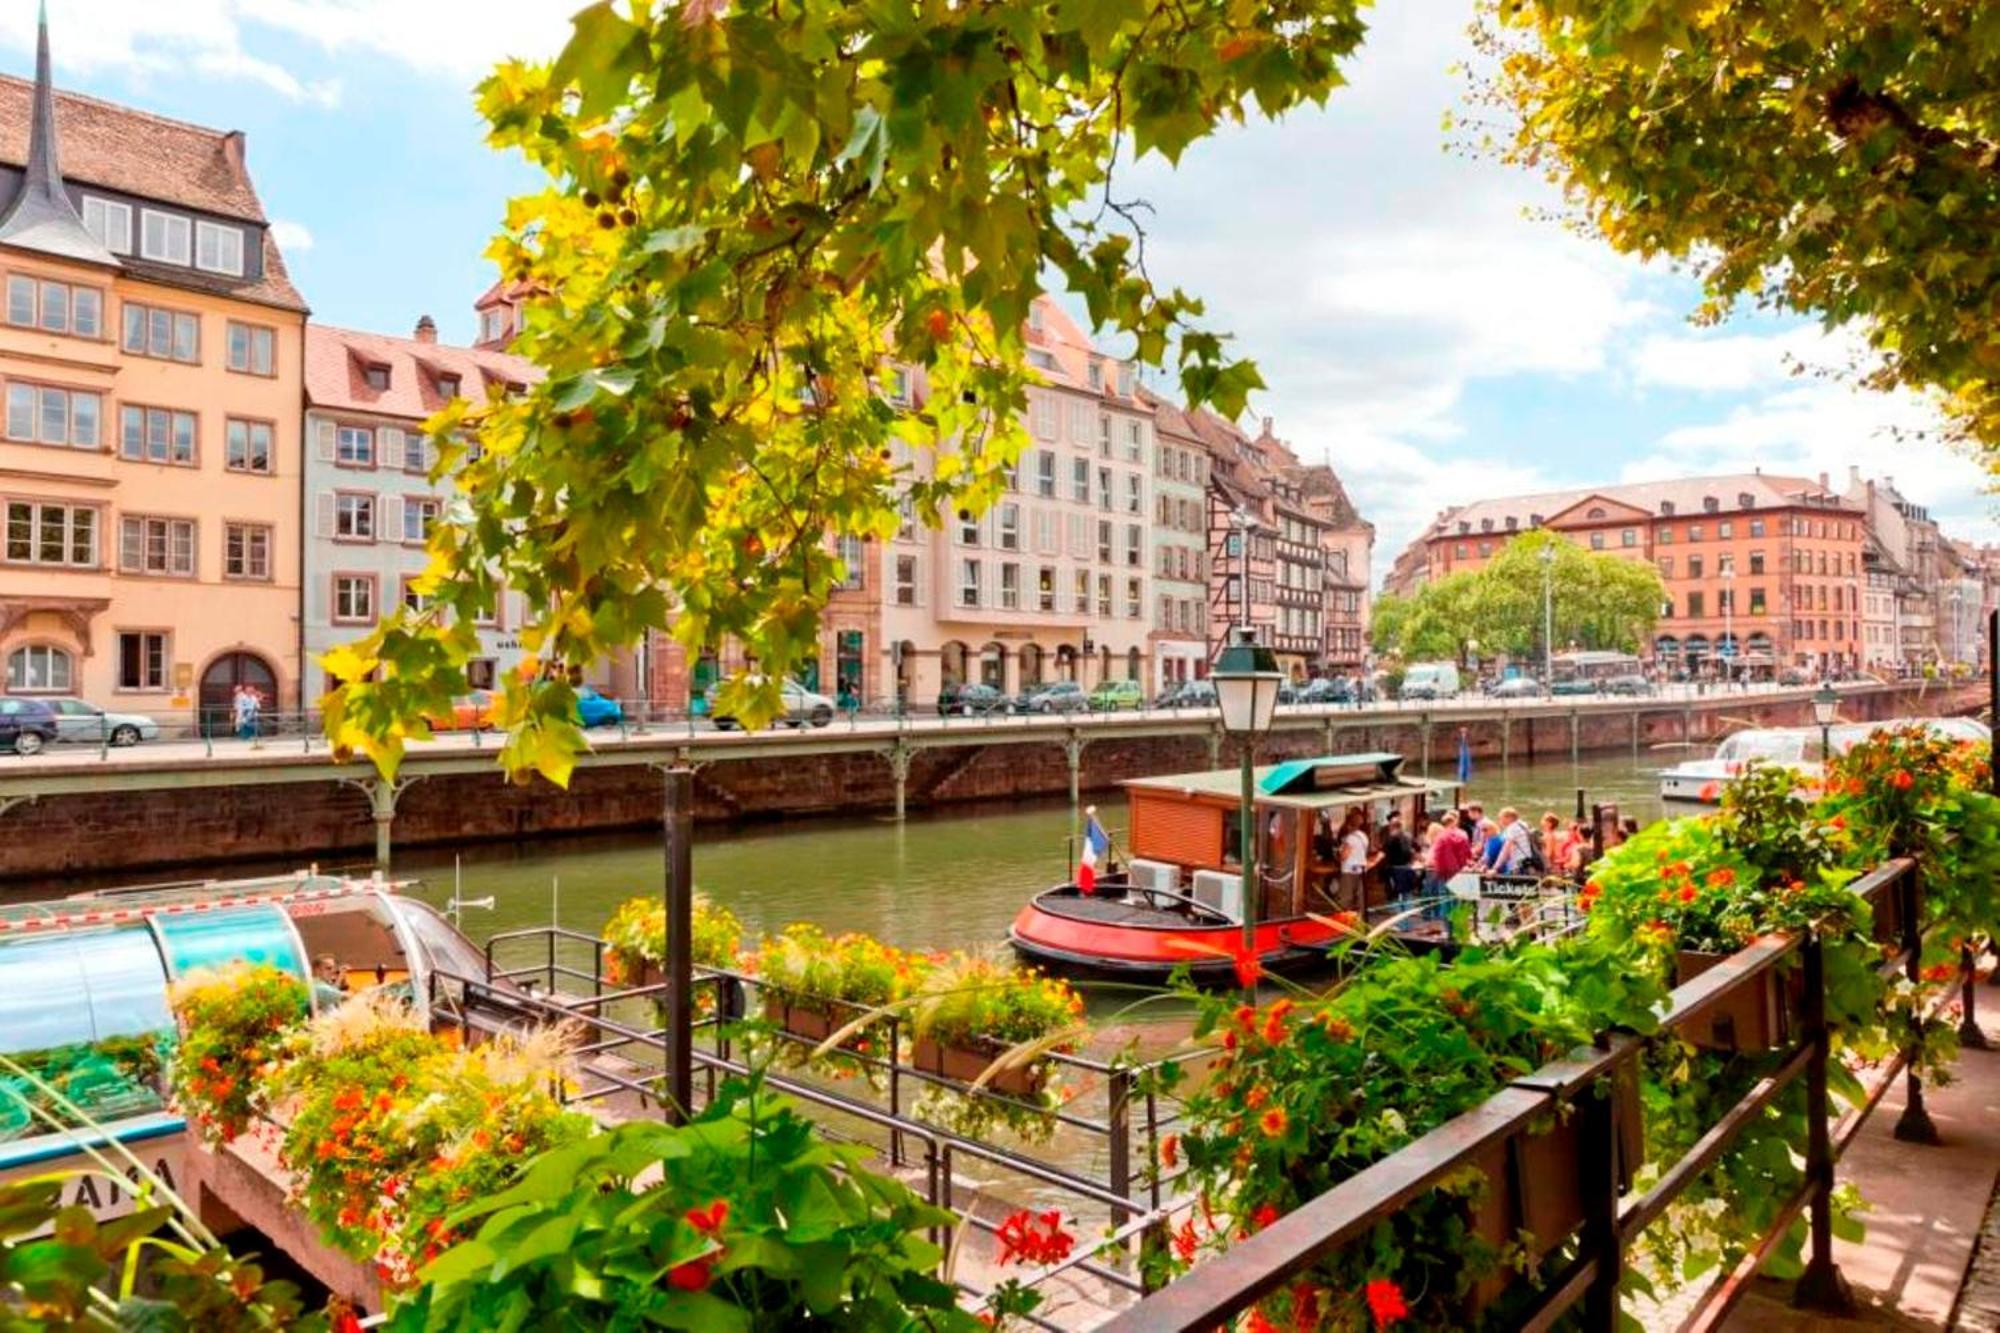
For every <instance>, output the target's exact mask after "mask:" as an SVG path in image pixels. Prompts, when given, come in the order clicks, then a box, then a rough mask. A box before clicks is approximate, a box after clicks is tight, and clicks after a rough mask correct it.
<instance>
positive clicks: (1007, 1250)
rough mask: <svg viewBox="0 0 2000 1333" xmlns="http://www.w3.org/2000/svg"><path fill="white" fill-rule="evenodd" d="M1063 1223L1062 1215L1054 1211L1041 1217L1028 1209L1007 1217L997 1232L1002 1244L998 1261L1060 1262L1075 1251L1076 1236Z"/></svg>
mask: <svg viewBox="0 0 2000 1333" xmlns="http://www.w3.org/2000/svg"><path fill="white" fill-rule="evenodd" d="M1062 1223H1063V1216H1062V1213H1061V1212H1060V1211H1058V1210H1056V1209H1053V1208H1051V1209H1049V1210H1048V1211H1047V1212H1044V1213H1040V1214H1036V1213H1034V1212H1031V1211H1030V1210H1029V1209H1026V1208H1023V1209H1020V1210H1019V1211H1017V1212H1013V1213H1010V1214H1008V1215H1007V1217H1006V1219H1005V1220H1004V1221H1002V1222H1001V1223H1000V1228H999V1231H998V1232H997V1233H996V1234H997V1236H998V1238H999V1241H1000V1253H999V1257H998V1259H997V1260H996V1262H998V1263H999V1264H1001V1265H1002V1266H1005V1265H1007V1264H1039V1265H1043V1266H1046V1265H1049V1264H1057V1263H1061V1262H1062V1261H1063V1260H1064V1259H1067V1258H1069V1253H1070V1251H1071V1250H1072V1249H1074V1248H1076V1237H1075V1236H1073V1235H1071V1234H1070V1233H1069V1232H1067V1231H1065V1230H1064V1229H1063V1224H1062Z"/></svg>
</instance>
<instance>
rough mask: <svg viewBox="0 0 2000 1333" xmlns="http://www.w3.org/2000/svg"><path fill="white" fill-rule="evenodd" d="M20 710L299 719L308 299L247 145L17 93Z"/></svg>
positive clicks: (13, 91)
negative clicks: (270, 216)
mask: <svg viewBox="0 0 2000 1333" xmlns="http://www.w3.org/2000/svg"><path fill="white" fill-rule="evenodd" d="M0 277H4V287H5V297H6V304H5V308H4V311H0V315H4V321H0V386H4V394H5V412H6V415H5V421H4V431H0V517H4V544H3V545H0V664H4V668H5V688H6V689H7V690H8V691H10V692H44V693H60V694H79V695H84V696H87V697H88V698H90V699H92V700H93V701H96V702H99V703H102V704H104V705H107V706H110V707H113V708H128V709H131V710H134V711H144V712H152V713H155V714H171V713H174V712H182V711H185V710H188V709H192V708H197V707H199V708H201V709H203V710H205V714H206V716H207V717H208V718H209V719H210V720H211V721H214V720H215V719H217V718H218V717H219V716H220V715H225V714H226V713H227V711H228V709H229V706H230V702H231V698H232V695H233V693H234V691H235V690H236V688H237V687H238V686H240V685H248V686H251V687H254V688H255V689H256V690H257V691H258V693H259V695H260V697H261V699H262V701H263V703H264V704H265V706H266V707H267V708H279V709H290V708H296V707H298V706H299V699H300V671H301V660H300V659H301V651H300V650H301V642H300V633H299V624H298V608H299V583H300V540H299V503H298V496H299V483H300V462H301V458H300V454H301V451H300V436H299V428H300V423H299V403H300V386H301V378H302V351H303V330H304V325H305V318H306V305H305V302H304V300H303V299H301V297H300V296H299V293H298V292H297V291H296V290H295V289H294V288H293V286H292V283H291V281H290V279H289V277H288V276H287V275H286V272H285V267H284V261H283V258H282V257H281V256H280V254H279V252H278V246H277V243H276V242H275V241H274V240H273V239H272V237H271V234H270V229H269V226H268V224H267V220H266V218H265V216H264V212H263V208H262V205H261V204H260V202H259V201H258V198H257V193H256V190H255V188H254V186H253V185H252V184H251V180H250V174H249V170H248V168H247V166H246V164H245V156H244V139H243V136H242V135H241V134H240V133H235V132H223V131H218V130H211V129H205V128H202V127H200V126H195V125H189V124H185V123H182V122H179V121H173V120H167V119H164V118H162V117H158V116H153V115H150V114H148V113H145V112H142V111H136V110H133V109H130V108H127V107H122V106H117V105H114V104H112V103H108V102H103V101H99V100H97V99H95V98H88V97H81V96H76V95H73V94H69V93H59V92H57V91H55V89H54V86H53V83H52V78H51V70H50V60H49V46H48V33H47V30H46V28H44V29H43V30H42V32H41V34H40V43H39V47H38V50H37V56H36V69H35V79H34V81H33V82H32V83H29V82H26V81H23V80H20V79H15V78H0Z"/></svg>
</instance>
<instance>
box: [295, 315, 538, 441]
mask: <svg viewBox="0 0 2000 1333" xmlns="http://www.w3.org/2000/svg"><path fill="white" fill-rule="evenodd" d="M370 364H375V365H385V366H387V367H388V368H389V387H388V388H387V389H375V388H372V387H371V386H370V385H369V383H368V380H367V375H366V372H367V368H368V366H369V365H370ZM440 374H444V375H457V376H458V377H459V393H460V394H461V395H462V396H463V397H466V398H469V399H471V400H472V401H474V402H479V401H482V400H483V398H484V397H485V392H486V385H487V383H488V382H489V381H505V382H508V383H513V384H530V383H533V382H534V381H536V380H539V379H540V378H541V377H542V372H541V369H540V368H539V367H538V366H536V365H534V364H533V363H532V362H529V361H526V360H523V359H522V358H521V357H518V356H512V355H509V354H508V353H506V352H500V351H493V350H489V349H484V348H472V347H452V346H449V345H447V344H445V343H433V342H422V341H420V340H418V339H416V338H391V337H388V336H387V335H385V334H380V333H361V332H358V331H356V330H353V329H337V328H334V327H332V326H331V325H326V324H309V325H307V326H306V403H307V405H308V406H311V407H325V408H332V409H333V410H335V411H347V412H366V413H368V414H369V415H371V416H388V417H402V418H404V419H406V420H410V421H422V420H423V419H424V418H425V417H428V416H430V415H431V414H432V413H433V412H436V411H437V410H438V409H439V408H441V407H443V406H444V405H445V402H446V401H447V399H446V395H445V394H443V393H442V392H440V391H439V389H438V376H439V375H440Z"/></svg>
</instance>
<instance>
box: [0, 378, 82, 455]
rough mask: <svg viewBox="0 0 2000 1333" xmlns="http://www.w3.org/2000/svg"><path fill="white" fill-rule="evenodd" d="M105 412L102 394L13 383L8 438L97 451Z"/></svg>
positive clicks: (9, 404)
mask: <svg viewBox="0 0 2000 1333" xmlns="http://www.w3.org/2000/svg"><path fill="white" fill-rule="evenodd" d="M103 411H104V399H103V397H102V396H101V395H98V394H94V393H85V392H83V391H82V390H79V389H58V388H56V387H55V386H53V385H48V384H22V383H20V382H19V381H14V382H13V383H10V384H8V386H7V438H8V439H10V440H25V441H27V442H29V443H32V444H66V445H72V446H74V447H76V448H78V449H95V448H97V446H98V421H99V418H100V417H101V416H102V414H103Z"/></svg>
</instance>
